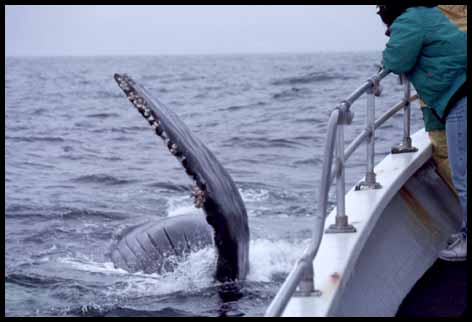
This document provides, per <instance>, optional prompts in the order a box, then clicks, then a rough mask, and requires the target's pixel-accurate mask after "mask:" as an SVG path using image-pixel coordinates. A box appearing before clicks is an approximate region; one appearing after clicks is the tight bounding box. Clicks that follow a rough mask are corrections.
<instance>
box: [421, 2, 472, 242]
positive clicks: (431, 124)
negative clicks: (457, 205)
mask: <svg viewBox="0 0 472 322" xmlns="http://www.w3.org/2000/svg"><path fill="white" fill-rule="evenodd" d="M438 8H439V10H441V12H442V13H443V14H445V15H446V17H447V18H448V19H449V20H450V21H451V22H452V23H453V24H455V25H456V26H457V27H458V28H459V29H460V30H462V31H464V32H467V5H438ZM420 107H421V111H422V112H423V120H424V127H425V130H426V132H428V136H429V139H430V141H431V145H432V157H433V160H434V162H435V163H436V166H437V169H438V173H439V175H440V176H441V177H442V178H443V179H444V181H445V182H446V183H447V184H448V186H449V187H450V188H451V189H452V190H453V191H454V193H455V194H456V195H457V191H456V189H455V188H454V184H453V183H452V174H451V168H450V166H449V161H448V154H447V140H446V127H445V125H444V123H442V122H441V121H440V120H438V118H437V117H436V116H435V115H434V114H433V113H432V112H431V109H430V108H426V107H427V105H426V104H425V103H424V102H423V100H421V99H420ZM458 237H460V234H454V235H453V236H452V238H451V239H450V241H449V243H453V242H454V241H455V240H456V239H457V238H458Z"/></svg>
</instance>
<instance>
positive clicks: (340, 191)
mask: <svg viewBox="0 0 472 322" xmlns="http://www.w3.org/2000/svg"><path fill="white" fill-rule="evenodd" d="M343 113H347V112H343ZM344 118H345V116H342V117H340V120H341V121H340V122H339V123H338V128H337V131H336V163H337V167H336V168H337V169H338V171H337V173H336V204H337V205H336V219H335V220H336V221H335V223H334V224H333V225H330V226H329V227H328V229H326V233H353V232H356V228H354V226H352V225H350V224H349V223H348V217H347V215H346V204H345V200H346V193H345V192H346V187H345V176H344V124H346V123H347V122H346V121H345V120H344Z"/></svg>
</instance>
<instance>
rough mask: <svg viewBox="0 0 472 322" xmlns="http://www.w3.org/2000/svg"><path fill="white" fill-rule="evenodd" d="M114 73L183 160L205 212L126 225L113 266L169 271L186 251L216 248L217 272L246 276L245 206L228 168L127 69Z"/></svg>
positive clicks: (228, 277) (224, 276) (226, 278)
mask: <svg viewBox="0 0 472 322" xmlns="http://www.w3.org/2000/svg"><path fill="white" fill-rule="evenodd" d="M114 79H115V81H116V82H117V84H118V86H119V87H120V88H121V90H122V91H123V92H124V94H125V95H126V97H127V98H128V100H129V101H130V102H131V104H132V105H133V106H134V107H135V108H136V109H137V110H138V112H139V113H140V114H141V115H142V116H143V117H144V118H145V120H146V121H147V122H148V123H149V125H150V126H151V129H152V132H154V133H155V134H156V135H157V136H158V137H160V138H161V139H162V140H163V141H164V146H165V147H166V148H167V149H168V150H169V152H170V153H171V154H172V155H174V156H175V157H176V158H177V160H178V161H179V162H180V164H181V165H182V168H183V170H184V171H185V173H186V174H187V176H188V177H189V179H191V181H192V188H191V195H192V197H193V203H194V206H195V207H196V208H199V209H200V208H201V209H202V210H203V213H204V215H203V216H202V215H179V216H173V217H166V218H161V219H158V220H153V221H150V222H146V223H144V224H141V225H138V226H137V227H134V228H132V229H129V231H126V232H125V233H124V234H123V235H122V236H121V238H120V239H119V241H118V242H117V243H115V245H114V246H113V247H112V250H111V259H112V262H113V264H114V265H115V267H117V268H122V269H125V270H127V271H129V272H138V271H142V272H145V273H154V272H158V273H159V272H163V271H172V270H173V269H174V268H175V266H176V263H178V261H179V260H180V259H182V258H185V257H186V256H187V255H188V254H189V253H191V252H195V251H198V250H200V249H203V248H205V247H209V246H211V247H214V248H215V250H216V261H215V266H216V267H215V278H216V279H217V280H218V281H220V282H231V281H241V280H244V279H245V278H246V276H247V274H248V272H249V240H250V236H249V226H248V218H247V212H246V207H245V205H244V202H243V199H242V197H241V195H240V193H239V190H238V188H237V187H236V184H235V183H234V181H233V179H232V177H231V176H230V174H229V173H228V171H227V170H226V169H225V168H224V167H223V166H222V165H221V163H220V162H219V161H218V160H217V158H216V156H215V155H214V154H213V152H212V151H210V150H209V149H208V147H207V146H206V145H205V144H204V143H203V142H202V141H201V140H200V139H199V138H198V137H197V136H196V135H194V134H193V133H192V131H191V130H190V128H189V127H188V126H187V125H186V124H185V123H184V122H183V121H182V120H181V119H180V118H179V116H178V115H177V114H176V113H175V112H174V111H173V110H172V109H170V108H169V107H167V106H166V105H165V104H164V103H163V102H161V101H160V100H159V99H158V98H156V97H155V95H154V96H153V95H151V94H150V93H149V91H148V90H147V89H145V88H144V87H143V86H141V85H140V84H138V83H137V82H136V81H135V80H133V79H132V78H131V77H130V76H129V75H127V74H118V73H116V74H114Z"/></svg>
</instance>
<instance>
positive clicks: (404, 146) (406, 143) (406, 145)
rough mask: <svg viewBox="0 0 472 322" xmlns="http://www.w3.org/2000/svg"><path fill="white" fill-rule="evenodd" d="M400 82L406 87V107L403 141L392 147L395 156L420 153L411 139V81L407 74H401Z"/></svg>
mask: <svg viewBox="0 0 472 322" xmlns="http://www.w3.org/2000/svg"><path fill="white" fill-rule="evenodd" d="M400 82H401V83H402V84H403V86H404V95H403V101H404V102H405V107H404V108H403V140H402V143H401V144H400V145H398V146H394V147H392V150H391V152H392V153H394V154H395V153H408V152H416V151H418V149H417V148H415V147H414V146H412V145H411V137H410V112H411V111H410V93H411V86H410V81H409V80H408V78H407V77H406V76H405V74H401V75H400Z"/></svg>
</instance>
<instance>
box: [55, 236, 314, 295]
mask: <svg viewBox="0 0 472 322" xmlns="http://www.w3.org/2000/svg"><path fill="white" fill-rule="evenodd" d="M306 245H307V241H299V242H288V241H283V240H280V241H270V240H267V239H256V240H252V241H251V242H250V255H249V261H250V271H249V274H248V276H247V280H248V281H251V282H270V281H272V280H273V277H274V276H275V275H277V274H288V273H289V271H290V269H291V268H292V266H293V264H294V263H295V261H296V260H297V259H298V258H299V257H300V256H301V254H302V253H303V250H304V249H305V247H306ZM215 259H216V253H215V249H214V248H213V247H207V248H204V249H201V250H199V251H197V252H193V253H191V254H189V256H188V257H187V258H186V259H185V260H182V261H179V262H178V264H177V266H176V268H175V269H174V271H172V272H164V273H161V274H158V273H153V274H146V273H143V272H136V273H130V272H127V271H125V270H123V269H121V268H115V267H114V265H113V263H111V262H95V261H93V260H90V259H87V258H86V257H79V258H78V257H65V258H59V259H58V261H59V262H60V263H62V264H65V265H66V266H68V267H70V268H73V269H75V270H80V271H86V272H91V273H100V274H105V275H107V276H109V277H110V276H111V277H112V278H113V275H115V276H116V282H117V283H118V282H120V287H113V286H111V287H108V288H107V289H104V292H106V293H107V294H109V295H114V296H126V297H139V296H157V295H166V294H171V293H176V292H192V291H197V290H199V289H202V288H205V287H210V286H214V285H215V281H214V271H215V265H216V263H215Z"/></svg>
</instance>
